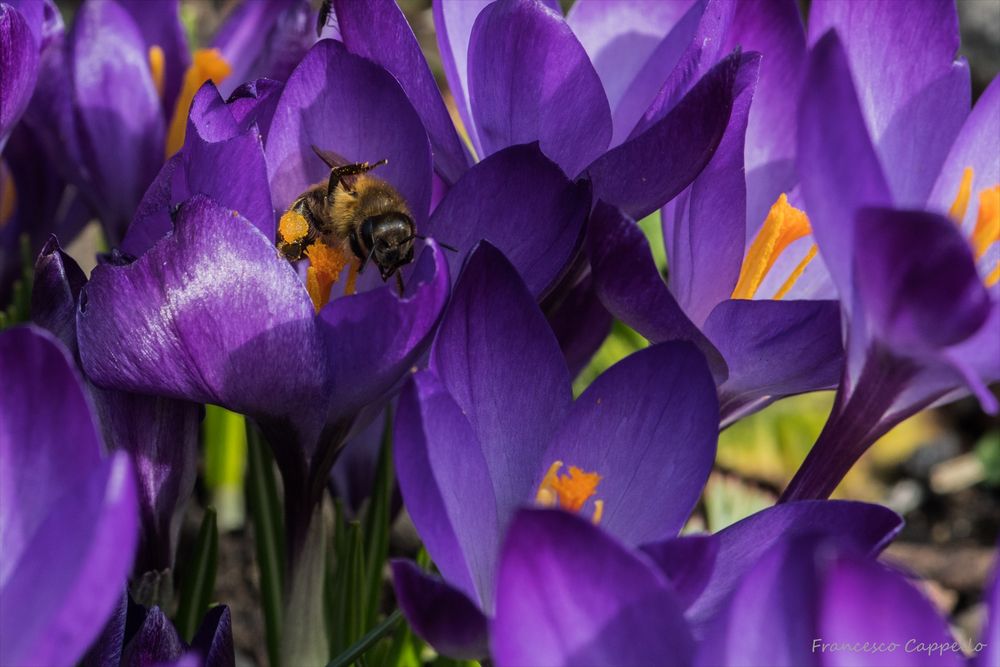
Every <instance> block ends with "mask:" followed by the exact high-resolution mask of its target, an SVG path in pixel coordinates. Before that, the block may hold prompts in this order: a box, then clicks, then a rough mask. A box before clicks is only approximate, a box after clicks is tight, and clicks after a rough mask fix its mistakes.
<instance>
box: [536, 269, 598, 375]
mask: <svg viewBox="0 0 1000 667" xmlns="http://www.w3.org/2000/svg"><path fill="white" fill-rule="evenodd" d="M546 317H547V319H548V321H549V326H551V327H552V330H553V331H554V332H555V334H556V338H557V339H558V340H559V347H560V348H562V351H563V356H564V357H566V365H567V366H568V367H569V375H570V377H576V376H577V375H579V374H580V371H582V370H583V369H584V368H585V367H586V366H587V364H588V363H590V360H591V358H592V357H593V356H594V354H595V353H596V352H597V350H598V349H599V348H600V347H601V343H603V342H604V339H605V338H607V337H608V334H609V333H611V325H612V323H613V321H614V318H613V317H612V316H611V313H609V312H608V311H607V309H606V308H605V307H604V305H603V304H602V303H601V300H600V299H599V298H598V297H597V290H596V288H595V286H594V277H593V274H589V273H588V274H587V275H586V276H585V277H584V278H583V279H582V280H581V281H580V282H578V283H577V284H576V285H574V286H573V287H572V288H571V289H570V290H569V291H568V292H567V293H566V295H565V297H563V298H562V299H561V300H560V301H559V303H558V304H556V305H555V306H554V307H553V308H552V309H546Z"/></svg>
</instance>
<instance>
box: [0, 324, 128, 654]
mask: <svg viewBox="0 0 1000 667" xmlns="http://www.w3.org/2000/svg"><path fill="white" fill-rule="evenodd" d="M0 366H2V367H3V368H4V369H5V372H6V373H9V374H10V376H9V379H10V380H12V381H9V382H5V383H3V384H2V385H0V494H2V495H0V526H2V529H0V548H2V550H3V553H4V558H3V561H2V562H0V634H2V636H3V637H4V641H3V642H0V663H3V664H73V663H74V662H76V661H77V660H79V659H80V658H82V657H83V654H84V652H85V651H86V649H87V647H88V646H89V645H90V644H91V642H92V641H93V640H94V639H96V638H97V636H98V635H99V633H100V632H101V628H102V627H103V626H104V623H105V621H106V620H107V618H108V617H109V616H110V615H111V613H112V610H113V609H114V607H115V603H116V601H118V599H119V596H120V592H121V590H122V586H123V584H124V582H125V578H126V576H127V574H128V571H129V568H130V567H131V565H132V555H133V553H134V549H135V540H136V532H137V531H136V529H137V526H136V523H137V522H136V500H135V482H134V480H133V478H132V472H131V466H130V463H129V460H128V456H127V455H125V454H122V453H119V454H116V455H113V456H112V457H110V458H107V459H104V460H102V459H101V449H102V445H101V442H100V438H99V436H98V435H97V432H96V430H95V425H94V419H93V416H92V413H91V409H90V405H89V402H88V401H87V399H86V397H85V394H84V391H83V386H82V383H81V380H80V378H79V376H78V375H77V374H76V372H75V371H74V369H73V362H72V358H71V357H70V356H69V354H68V353H67V351H66V350H65V349H64V348H63V347H62V346H61V345H59V343H58V342H57V341H56V340H55V338H53V337H52V336H51V334H49V333H47V332H44V331H42V330H40V329H37V328H35V327H19V328H15V329H11V330H9V331H6V332H4V333H3V335H0Z"/></svg>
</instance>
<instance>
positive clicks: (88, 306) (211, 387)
mask: <svg viewBox="0 0 1000 667" xmlns="http://www.w3.org/2000/svg"><path fill="white" fill-rule="evenodd" d="M84 297H85V298H84V299H83V303H81V308H80V312H79V315H78V318H77V326H78V330H79V336H80V356H81V359H82V362H83V367H84V368H85V369H86V371H87V374H88V375H89V376H90V377H91V378H93V380H94V381H95V382H96V383H97V384H99V385H102V386H110V387H115V388H117V389H123V390H128V391H134V392H137V393H152V394H159V395H165V396H171V397H175V398H181V399H185V400H190V401H194V402H199V403H216V404H219V405H224V406H226V407H228V408H230V409H232V410H235V411H238V412H243V413H245V414H250V415H254V416H261V417H272V418H278V419H281V418H287V417H288V416H289V415H293V414H302V413H303V412H305V411H309V410H315V409H316V406H317V405H322V403H321V402H318V401H320V400H321V399H320V398H319V397H320V396H322V390H321V389H320V387H321V386H322V383H323V376H324V365H325V362H324V360H323V359H324V358H323V354H322V350H321V349H320V347H319V343H318V340H317V335H316V331H315V325H314V322H313V305H312V302H311V301H310V300H309V297H308V295H307V294H306V290H305V288H304V287H303V285H302V283H301V281H300V280H299V278H298V276H297V275H296V274H295V271H294V269H293V268H292V267H291V265H289V264H288V262H286V261H285V260H283V259H281V258H280V257H279V256H278V255H277V253H276V251H275V250H274V245H273V244H272V243H271V241H270V240H269V239H267V238H265V237H264V236H263V235H262V234H261V233H260V232H259V231H258V230H257V229H256V228H255V227H253V226H252V225H251V224H250V223H249V222H248V221H247V220H245V219H244V218H243V217H241V216H239V215H238V214H236V213H234V212H233V211H231V210H228V209H224V208H222V207H220V206H218V205H216V204H215V203H213V202H212V201H211V200H209V199H207V198H205V197H202V196H197V197H195V198H193V199H191V200H190V201H189V202H187V203H186V204H185V205H184V206H183V207H182V209H181V211H180V213H179V215H178V219H177V223H176V228H175V230H174V231H173V233H171V234H170V235H168V236H166V237H165V238H163V239H162V240H160V241H159V242H157V244H156V245H154V246H153V247H152V248H150V250H149V251H148V252H146V253H145V254H144V255H143V256H142V257H140V258H139V259H138V260H137V261H135V262H134V263H133V264H130V265H126V266H111V265H103V266H98V267H97V268H96V269H95V270H94V272H93V274H92V276H91V281H90V284H89V285H88V286H87V289H86V290H85V292H84Z"/></svg>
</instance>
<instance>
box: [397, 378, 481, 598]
mask: <svg viewBox="0 0 1000 667" xmlns="http://www.w3.org/2000/svg"><path fill="white" fill-rule="evenodd" d="M394 446H395V450H396V470H397V475H398V478H399V488H400V490H401V491H402V493H403V500H404V501H405V502H406V507H407V509H408V511H409V513H410V516H411V517H412V519H413V523H414V525H415V526H416V527H417V531H418V532H419V533H420V536H421V538H422V539H423V542H424V544H425V545H426V547H427V552H428V553H429V554H430V555H431V558H433V559H434V562H435V563H436V564H437V567H438V569H439V570H440V571H441V574H442V575H444V577H445V579H446V580H447V581H448V582H449V583H450V584H451V585H452V586H454V587H455V588H457V589H458V590H460V591H461V592H462V593H463V594H464V595H466V596H468V597H469V598H470V599H472V600H475V601H476V602H478V603H479V604H480V605H481V606H484V605H492V601H491V597H492V588H493V567H494V562H495V560H496V551H497V547H498V544H497V543H498V540H499V535H500V533H499V528H498V525H497V519H496V503H495V500H494V493H493V483H492V481H491V480H490V475H489V470H488V469H487V465H486V460H485V459H484V457H483V454H482V451H481V450H480V448H479V443H478V442H477V441H476V434H475V432H474V431H473V430H472V428H471V426H470V425H469V421H468V419H466V418H465V416H464V415H463V414H462V410H461V408H460V407H459V406H458V405H457V404H456V403H455V401H454V399H452V397H451V396H449V395H448V393H447V391H445V389H444V387H442V385H441V382H440V380H438V378H437V377H436V376H435V375H434V374H433V373H432V372H431V371H423V372H420V373H418V374H417V375H416V376H415V377H414V379H413V381H412V382H411V383H409V384H408V385H407V386H406V387H405V388H404V389H403V392H402V394H401V396H400V399H399V412H398V413H397V416H396V430H395V441H394ZM486 608H487V609H489V606H486Z"/></svg>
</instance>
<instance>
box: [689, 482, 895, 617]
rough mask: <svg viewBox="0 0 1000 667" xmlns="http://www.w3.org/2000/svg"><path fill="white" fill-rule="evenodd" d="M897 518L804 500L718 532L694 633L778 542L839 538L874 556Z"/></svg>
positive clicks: (865, 507)
mask: <svg viewBox="0 0 1000 667" xmlns="http://www.w3.org/2000/svg"><path fill="white" fill-rule="evenodd" d="M902 525H903V521H902V519H901V518H900V517H899V515H898V514H896V513H895V512H893V511H892V510H889V509H887V508H885V507H882V506H881V505H870V504H867V503H859V502H851V501H842V500H806V501H799V502H794V503H785V504H782V505H776V506H774V507H770V508H768V509H766V510H763V511H761V512H757V513H756V514H753V515H751V516H749V517H747V518H746V519H743V520H742V521H738V522H737V523H735V524H733V525H732V526H729V527H728V528H726V529H725V530H723V531H721V532H720V533H718V534H717V536H716V537H717V539H718V540H719V541H720V542H719V551H718V555H717V557H716V559H715V569H714V570H713V572H712V576H711V577H710V579H709V581H708V583H707V584H706V585H705V588H704V592H703V593H702V594H701V596H699V598H698V599H697V600H696V601H695V602H694V604H692V605H691V607H690V608H689V609H688V611H687V617H688V620H690V621H691V623H692V624H693V626H694V627H695V634H696V635H698V634H701V631H702V630H704V622H705V621H706V620H707V619H708V618H710V617H711V616H713V615H714V614H715V613H716V612H717V611H718V609H719V608H720V606H721V604H722V603H723V601H724V600H725V599H726V598H727V597H728V596H729V594H730V593H731V592H732V591H733V589H734V587H735V586H736V585H737V582H738V580H739V579H740V578H741V577H742V576H743V574H744V573H746V572H747V571H748V570H749V569H750V568H751V567H753V565H754V563H755V562H757V560H758V559H760V557H761V556H762V555H763V554H764V552H766V551H767V550H768V549H769V548H770V547H771V546H772V545H774V544H775V543H776V542H777V541H778V540H780V539H783V538H790V537H794V536H805V535H814V534H815V535H823V536H835V537H836V536H842V537H847V538H849V539H851V540H853V541H854V542H855V543H856V544H857V545H858V548H860V549H862V550H866V551H867V552H868V553H870V554H871V555H877V554H878V553H879V552H880V551H881V550H882V549H883V548H885V546H886V545H887V544H888V543H889V542H890V541H891V540H892V538H893V537H895V535H896V533H898V532H899V530H900V529H901V528H902Z"/></svg>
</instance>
